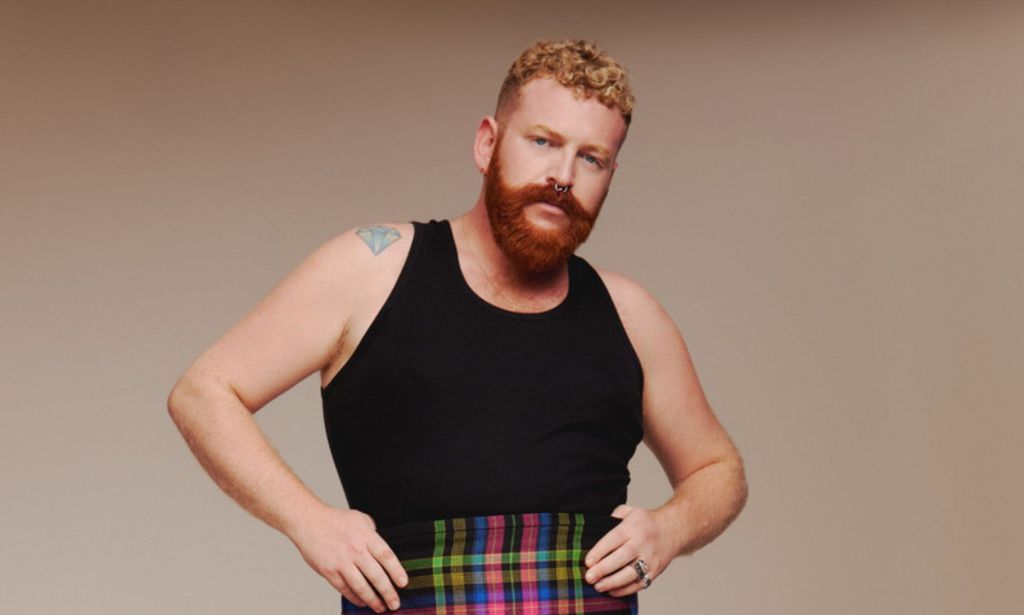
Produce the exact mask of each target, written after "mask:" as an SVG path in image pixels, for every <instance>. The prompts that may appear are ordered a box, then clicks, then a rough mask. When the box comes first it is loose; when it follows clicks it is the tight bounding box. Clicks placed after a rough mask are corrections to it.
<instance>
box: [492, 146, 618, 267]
mask: <svg viewBox="0 0 1024 615" xmlns="http://www.w3.org/2000/svg"><path fill="white" fill-rule="evenodd" d="M500 148H501V139H500V137H499V139H498V142H497V143H496V144H495V147H494V154H493V155H492V156H491V164H490V166H489V167H488V169H487V175H486V177H485V178H484V204H485V205H486V206H487V217H488V219H489V220H490V221H491V231H492V233H493V234H494V240H495V242H496V243H497V244H498V248H500V249H501V251H502V253H503V254H504V255H505V256H506V257H507V258H508V259H509V260H510V261H511V262H512V264H513V265H514V266H515V267H516V268H518V269H521V270H526V271H531V272H546V271H551V270H552V269H554V268H556V267H559V266H561V265H563V264H564V263H566V262H567V261H568V260H569V257H570V256H572V254H573V253H574V252H575V251H576V249H577V248H578V247H579V246H580V244H582V243H583V242H584V241H586V240H587V237H588V236H589V235H590V231H591V229H592V228H593V227H594V222H595V221H596V220H597V213H598V212H599V211H600V209H601V204H602V203H603V202H604V197H605V195H607V190H606V191H605V195H602V196H601V200H600V201H599V202H598V211H597V212H595V213H594V214H593V215H591V214H589V213H588V212H587V211H586V210H585V209H583V207H582V206H581V205H580V204H579V201H577V200H576V197H575V196H573V195H572V191H571V190H569V191H566V192H561V193H560V192H555V187H554V185H553V184H547V185H538V184H526V185H524V186H520V187H515V188H514V187H512V186H509V185H508V184H507V183H505V180H504V178H502V176H501V160H500V158H499V156H498V150H499V149H500ZM541 201H544V202H547V203H550V204H552V205H556V206H558V207H561V208H562V211H564V212H565V214H566V216H567V217H568V224H567V225H566V226H565V228H562V229H556V230H545V229H541V228H537V227H536V226H534V225H533V224H532V223H531V222H530V221H529V220H527V219H526V215H525V213H524V209H525V207H526V206H527V205H530V204H532V203H538V202H541Z"/></svg>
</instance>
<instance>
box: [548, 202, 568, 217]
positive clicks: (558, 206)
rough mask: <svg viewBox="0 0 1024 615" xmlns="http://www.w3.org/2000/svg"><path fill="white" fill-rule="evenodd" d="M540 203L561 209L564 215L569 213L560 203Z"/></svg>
mask: <svg viewBox="0 0 1024 615" xmlns="http://www.w3.org/2000/svg"><path fill="white" fill-rule="evenodd" d="M541 202H542V203H544V204H546V205H550V206H552V207H557V208H559V209H561V210H562V211H563V212H565V213H566V214H568V213H569V210H568V209H566V207H565V205H562V204H561V203H552V202H551V201H541Z"/></svg>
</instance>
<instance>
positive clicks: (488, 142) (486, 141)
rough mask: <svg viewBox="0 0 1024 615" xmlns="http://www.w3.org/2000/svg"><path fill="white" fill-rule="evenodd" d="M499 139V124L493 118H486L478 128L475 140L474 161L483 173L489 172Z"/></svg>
mask: <svg viewBox="0 0 1024 615" xmlns="http://www.w3.org/2000/svg"><path fill="white" fill-rule="evenodd" d="M497 138H498V122H497V120H495V119H494V117H493V116H490V115H488V116H486V117H485V118H484V119H482V120H480V125H479V126H477V127H476V138H475V139H474V140H473V160H474V161H475V162H476V168H477V170H478V171H480V172H481V173H483V172H485V171H487V167H489V166H490V164H491V156H493V155H494V145H495V142H496V141H497Z"/></svg>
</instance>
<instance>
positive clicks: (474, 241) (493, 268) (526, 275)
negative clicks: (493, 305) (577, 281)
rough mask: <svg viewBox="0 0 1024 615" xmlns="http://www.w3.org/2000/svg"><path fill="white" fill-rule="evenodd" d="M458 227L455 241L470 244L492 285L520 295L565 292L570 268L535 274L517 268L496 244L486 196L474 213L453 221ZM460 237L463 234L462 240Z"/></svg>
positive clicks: (479, 201)
mask: <svg viewBox="0 0 1024 615" xmlns="http://www.w3.org/2000/svg"><path fill="white" fill-rule="evenodd" d="M452 222H453V223H455V224H456V227H462V228H461V229H459V230H458V231H457V233H456V237H457V238H459V239H463V240H468V241H469V242H470V245H469V246H464V247H465V248H467V250H468V252H469V253H470V255H471V256H470V258H475V259H477V261H479V264H480V265H482V266H483V268H484V269H485V271H486V273H487V275H488V276H490V278H491V281H492V282H493V283H494V284H497V285H500V286H501V288H502V289H504V290H506V291H508V292H511V293H517V294H521V295H538V294H543V293H545V292H552V291H553V290H558V289H564V285H565V283H566V282H567V280H568V271H569V268H568V266H567V265H564V264H563V265H562V266H560V267H556V268H555V269H553V270H552V271H544V272H535V271H526V270H522V269H519V268H517V267H515V266H514V265H513V263H512V261H510V260H509V259H508V258H507V257H506V256H505V254H504V253H502V251H501V248H499V247H498V244H497V242H495V241H494V233H493V232H492V231H491V221H490V219H489V218H488V217H487V206H486V205H485V204H484V201H483V196H482V195H481V198H479V199H478V200H477V202H476V204H475V205H474V206H473V208H472V209H470V210H469V211H467V212H466V213H464V214H462V215H461V216H459V217H458V218H455V219H454V220H452ZM460 233H461V234H463V235H462V236H460Z"/></svg>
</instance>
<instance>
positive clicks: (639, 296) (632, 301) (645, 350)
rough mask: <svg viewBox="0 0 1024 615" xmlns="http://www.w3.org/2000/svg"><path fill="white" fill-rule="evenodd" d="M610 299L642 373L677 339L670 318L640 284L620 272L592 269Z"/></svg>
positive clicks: (648, 291)
mask: <svg viewBox="0 0 1024 615" xmlns="http://www.w3.org/2000/svg"><path fill="white" fill-rule="evenodd" d="M594 270H595V271H596V272H597V274H598V276H600V278H601V281H602V282H603V283H604V285H605V288H607V289H608V294H609V295H610V296H611V298H612V303H613V304H614V306H615V310H616V311H617V312H618V315H619V319H620V320H621V321H622V326H623V328H624V329H625V330H626V335H627V336H628V337H629V340H630V342H632V344H633V348H634V350H636V353H637V356H638V357H639V358H640V362H641V364H642V365H643V366H644V368H645V371H647V367H648V366H649V365H650V364H651V363H652V362H653V361H654V360H656V359H657V357H658V355H660V354H662V352H663V347H664V346H665V345H667V344H671V343H672V341H673V340H674V339H677V338H678V337H680V334H679V331H678V329H677V328H676V326H675V323H674V322H673V321H672V317H671V316H670V315H669V313H668V312H667V311H666V310H665V308H664V306H662V304H661V303H660V302H659V301H658V299H657V298H655V296H654V295H653V294H652V293H651V291H650V290H648V289H647V288H646V287H644V286H643V285H642V284H640V283H639V282H637V281H636V280H633V279H632V278H629V277H627V276H625V275H623V274H621V273H618V272H615V271H610V270H608V269H604V268H601V267H597V266H594Z"/></svg>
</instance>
